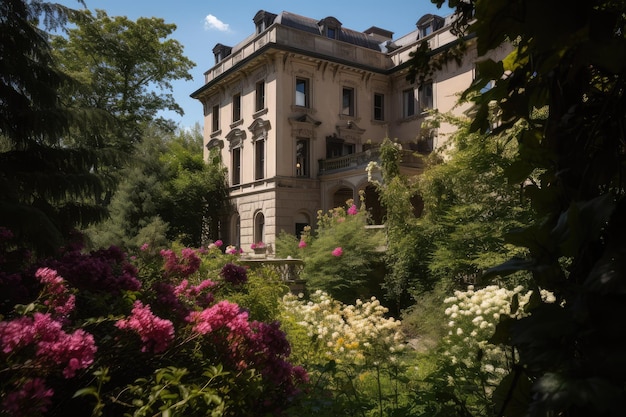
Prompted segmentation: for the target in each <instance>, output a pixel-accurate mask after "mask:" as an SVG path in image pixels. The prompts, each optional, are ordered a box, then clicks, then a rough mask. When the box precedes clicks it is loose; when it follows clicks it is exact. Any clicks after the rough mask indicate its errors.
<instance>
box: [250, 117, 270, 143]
mask: <svg viewBox="0 0 626 417" xmlns="http://www.w3.org/2000/svg"><path fill="white" fill-rule="evenodd" d="M271 128H272V127H271V125H270V122H269V120H263V119H254V121H253V122H252V124H251V125H250V126H248V130H249V131H250V133H251V134H252V142H255V141H257V140H264V139H266V138H267V132H268V130H270V129H271Z"/></svg>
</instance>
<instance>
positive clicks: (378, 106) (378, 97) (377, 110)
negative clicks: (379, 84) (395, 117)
mask: <svg viewBox="0 0 626 417" xmlns="http://www.w3.org/2000/svg"><path fill="white" fill-rule="evenodd" d="M374 120H385V96H384V95H383V94H374Z"/></svg>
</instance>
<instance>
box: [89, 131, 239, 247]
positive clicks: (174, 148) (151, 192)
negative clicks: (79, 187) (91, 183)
mask: <svg viewBox="0 0 626 417" xmlns="http://www.w3.org/2000/svg"><path fill="white" fill-rule="evenodd" d="M135 161H136V162H135V165H134V166H132V167H127V168H125V169H124V170H123V171H122V175H121V177H122V181H121V182H120V184H119V187H118V189H117V192H116V193H115V194H114V195H113V197H112V199H111V204H110V207H109V210H110V212H111V217H110V219H109V220H108V221H106V222H104V223H103V224H101V225H98V226H96V227H94V228H92V229H90V230H89V235H90V237H91V240H92V242H93V244H94V246H95V247H103V246H104V247H106V246H108V245H111V244H114V245H118V246H122V247H127V248H135V249H136V248H138V247H140V246H141V245H143V244H144V243H152V244H153V245H154V244H157V243H158V244H160V245H163V244H165V243H166V241H179V242H181V243H183V244H185V245H188V246H200V245H201V244H202V243H203V242H204V241H205V240H206V239H207V238H216V237H217V236H214V235H215V233H216V232H217V227H216V226H215V223H216V222H217V221H218V219H219V218H220V216H221V215H222V213H223V211H224V210H225V206H224V205H225V201H226V193H227V187H226V182H225V171H224V168H223V166H222V165H221V164H218V163H208V164H207V163H205V162H204V160H203V156H202V134H201V132H200V127H199V126H196V127H195V128H194V130H192V131H182V130H181V131H178V132H177V133H176V134H170V133H167V132H165V131H162V130H160V129H158V128H151V129H149V130H147V131H146V136H145V137H144V140H143V142H142V143H141V144H138V145H137V147H136V156H135Z"/></svg>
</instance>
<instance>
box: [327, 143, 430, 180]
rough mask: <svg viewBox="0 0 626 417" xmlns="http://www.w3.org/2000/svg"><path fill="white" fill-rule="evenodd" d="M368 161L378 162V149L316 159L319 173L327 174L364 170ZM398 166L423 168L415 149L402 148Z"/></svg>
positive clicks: (422, 150) (419, 150) (422, 151)
mask: <svg viewBox="0 0 626 417" xmlns="http://www.w3.org/2000/svg"><path fill="white" fill-rule="evenodd" d="M424 151H426V149H418V150H417V152H419V153H427V152H424ZM370 161H374V162H378V163H380V149H378V148H374V149H369V150H367V151H364V152H358V153H352V154H349V155H344V156H340V157H337V158H330V159H320V160H319V161H318V163H319V175H320V176H321V175H327V174H331V173H337V172H341V171H349V170H353V169H362V170H364V169H365V167H366V166H367V164H368V163H369V162H370ZM400 166H401V167H407V168H423V166H424V162H423V160H422V156H420V155H419V154H418V153H416V152H415V151H413V150H410V149H403V150H402V156H401V160H400Z"/></svg>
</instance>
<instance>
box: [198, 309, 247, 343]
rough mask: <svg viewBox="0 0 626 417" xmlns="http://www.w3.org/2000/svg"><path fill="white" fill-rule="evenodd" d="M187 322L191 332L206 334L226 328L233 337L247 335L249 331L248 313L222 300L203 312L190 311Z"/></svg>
mask: <svg viewBox="0 0 626 417" xmlns="http://www.w3.org/2000/svg"><path fill="white" fill-rule="evenodd" d="M187 321H188V322H190V323H191V324H192V325H193V331H195V332H197V333H200V334H203V335H204V334H207V333H211V332H213V331H216V330H219V329H223V328H227V329H228V330H229V331H230V332H231V333H233V335H239V336H242V335H247V334H248V332H249V331H250V323H249V322H248V313H247V312H245V311H242V310H241V308H240V307H239V305H237V304H235V303H231V302H230V301H227V300H223V301H220V302H219V303H217V304H215V305H214V306H211V307H209V308H207V309H204V310H203V311H192V312H191V313H190V314H189V316H188V317H187Z"/></svg>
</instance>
